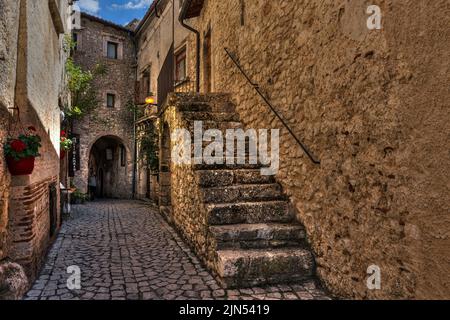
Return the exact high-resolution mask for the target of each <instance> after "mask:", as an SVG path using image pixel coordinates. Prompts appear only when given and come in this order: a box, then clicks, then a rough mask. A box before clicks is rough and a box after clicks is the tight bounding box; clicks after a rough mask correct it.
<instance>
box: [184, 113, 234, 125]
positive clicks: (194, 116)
mask: <svg viewBox="0 0 450 320" xmlns="http://www.w3.org/2000/svg"><path fill="white" fill-rule="evenodd" d="M183 116H184V118H185V119H186V120H188V121H214V122H240V121H241V119H240V117H239V114H238V113H230V112H192V111H187V112H184V113H183Z"/></svg>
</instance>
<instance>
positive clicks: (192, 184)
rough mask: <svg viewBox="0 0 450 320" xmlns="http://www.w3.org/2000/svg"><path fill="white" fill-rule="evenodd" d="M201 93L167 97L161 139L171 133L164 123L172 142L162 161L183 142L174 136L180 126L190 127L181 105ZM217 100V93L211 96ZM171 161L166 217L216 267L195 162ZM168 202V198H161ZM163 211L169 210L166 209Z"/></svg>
mask: <svg viewBox="0 0 450 320" xmlns="http://www.w3.org/2000/svg"><path fill="white" fill-rule="evenodd" d="M197 99H198V96H196V95H195V94H193V95H189V94H170V95H169V97H168V99H167V109H166V111H165V112H164V114H163V117H162V119H161V122H160V132H161V143H162V144H164V143H166V142H167V141H164V140H165V139H168V138H169V137H167V136H164V134H163V131H164V126H167V128H168V129H169V132H170V133H171V135H170V138H169V139H170V140H171V141H170V145H169V144H167V146H168V148H163V147H162V146H161V147H160V156H161V159H160V161H161V163H165V162H167V161H165V160H166V159H170V156H171V155H170V154H165V152H166V153H167V152H170V153H171V152H172V148H173V146H174V145H176V144H177V145H180V144H181V142H180V141H176V140H173V139H174V136H173V133H174V132H175V130H176V129H182V128H189V127H190V126H189V124H188V122H187V121H186V120H185V119H184V117H183V113H182V112H180V110H179V106H180V105H181V104H189V103H192V102H198V100H197ZM210 99H211V100H214V97H210ZM169 163H170V171H169V172H170V174H168V175H164V174H163V171H164V170H163V169H161V173H162V174H160V179H161V181H160V183H161V185H162V187H161V195H160V196H164V194H163V193H164V191H167V188H164V187H163V185H164V184H165V182H164V181H163V179H165V178H166V177H167V179H170V180H169V181H167V182H168V184H169V185H170V197H171V204H172V208H171V213H170V214H169V215H168V216H166V218H167V219H168V220H169V221H170V222H171V223H172V224H173V225H174V226H175V227H176V228H177V229H178V230H179V231H180V233H181V234H182V236H183V237H184V239H185V240H186V241H187V242H188V243H189V245H190V246H191V247H193V248H194V250H195V252H196V254H197V256H198V257H200V258H201V259H202V260H203V262H204V263H205V264H207V265H208V267H210V268H213V263H214V253H215V252H214V251H213V249H212V248H210V246H209V245H210V243H209V241H210V238H211V237H210V231H209V228H208V222H207V214H206V209H205V207H204V204H203V196H202V194H201V192H200V188H199V187H198V182H197V177H196V174H195V170H194V167H193V166H192V165H190V164H189V165H182V164H176V163H174V162H172V161H169ZM161 203H164V201H160V205H161ZM163 214H165V213H164V212H163Z"/></svg>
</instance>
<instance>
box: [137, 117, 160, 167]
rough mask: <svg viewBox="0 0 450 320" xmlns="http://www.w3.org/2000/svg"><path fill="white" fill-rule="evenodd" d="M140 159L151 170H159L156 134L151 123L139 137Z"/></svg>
mask: <svg viewBox="0 0 450 320" xmlns="http://www.w3.org/2000/svg"><path fill="white" fill-rule="evenodd" d="M139 146H140V150H139V151H140V152H139V155H140V160H142V161H144V162H145V163H146V164H147V166H149V167H150V170H151V171H152V172H154V173H155V172H158V171H159V157H158V135H157V131H156V128H155V126H154V125H153V124H150V125H149V127H148V128H147V129H146V130H145V133H144V134H143V136H142V137H141V139H140V143H139Z"/></svg>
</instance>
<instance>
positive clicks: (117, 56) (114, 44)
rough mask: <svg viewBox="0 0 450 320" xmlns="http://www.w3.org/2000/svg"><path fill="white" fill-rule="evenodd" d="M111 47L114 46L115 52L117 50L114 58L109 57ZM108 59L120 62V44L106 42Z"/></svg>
mask: <svg viewBox="0 0 450 320" xmlns="http://www.w3.org/2000/svg"><path fill="white" fill-rule="evenodd" d="M110 45H113V46H114V50H115V55H114V58H113V57H111V56H110V55H109V53H110V51H109V49H110ZM106 57H107V58H108V59H112V60H119V43H118V42H114V41H110V40H107V41H106Z"/></svg>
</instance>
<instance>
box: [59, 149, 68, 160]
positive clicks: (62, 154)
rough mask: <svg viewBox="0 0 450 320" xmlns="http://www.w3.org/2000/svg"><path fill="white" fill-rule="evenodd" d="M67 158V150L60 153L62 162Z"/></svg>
mask: <svg viewBox="0 0 450 320" xmlns="http://www.w3.org/2000/svg"><path fill="white" fill-rule="evenodd" d="M65 157H66V150H60V152H59V158H60V159H61V160H62V159H64V158H65Z"/></svg>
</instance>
